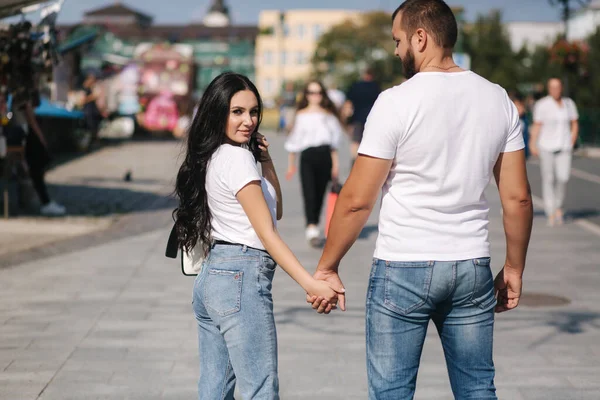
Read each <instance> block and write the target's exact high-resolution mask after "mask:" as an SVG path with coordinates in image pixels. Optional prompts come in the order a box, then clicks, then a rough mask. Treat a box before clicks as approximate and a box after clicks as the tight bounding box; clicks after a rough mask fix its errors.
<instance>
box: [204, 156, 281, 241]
mask: <svg viewBox="0 0 600 400" xmlns="http://www.w3.org/2000/svg"><path fill="white" fill-rule="evenodd" d="M253 181H260V182H261V186H262V191H263V195H264V196H265V200H266V201H267V206H268V207H269V211H270V212H271V217H272V218H273V223H275V222H276V216H277V194H276V192H275V188H274V187H273V185H271V183H270V182H269V181H267V180H266V179H264V178H262V177H261V175H260V172H259V170H258V165H257V164H256V161H255V160H254V156H253V155H252V153H250V151H249V150H247V149H245V148H243V147H238V146H232V145H230V144H223V145H221V147H219V148H218V149H217V151H215V153H214V154H213V156H212V158H211V160H210V162H209V164H208V169H207V171H206V193H207V194H208V208H209V209H210V213H211V217H212V221H211V224H212V231H211V235H212V238H213V239H215V240H224V241H226V242H230V243H239V244H245V245H246V246H248V247H254V248H256V249H261V250H264V249H265V247H264V246H263V244H262V243H261V241H260V239H259V238H258V236H257V235H256V232H255V231H254V228H252V224H251V223H250V220H249V219H248V216H247V215H246V213H245V212H244V209H243V208H242V205H241V204H240V203H239V202H238V200H237V197H236V195H237V193H238V192H239V191H240V190H241V189H242V188H244V187H245V186H246V185H248V184H249V183H250V182H253Z"/></svg>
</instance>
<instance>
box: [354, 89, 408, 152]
mask: <svg viewBox="0 0 600 400" xmlns="http://www.w3.org/2000/svg"><path fill="white" fill-rule="evenodd" d="M394 103H395V102H394V99H393V98H392V96H391V94H390V93H389V92H383V93H382V94H381V95H379V97H378V98H377V101H375V104H374V105H373V108H371V112H370V113H369V117H368V118H367V123H366V124H365V130H364V132H363V138H362V141H361V143H360V147H359V148H358V153H359V154H363V155H365V156H370V157H375V158H382V159H386V160H391V159H393V158H395V157H396V150H397V148H398V143H399V141H400V137H401V135H402V130H403V129H404V128H403V126H402V124H401V121H400V120H399V118H398V110H397V109H395V108H396V107H395V104H394Z"/></svg>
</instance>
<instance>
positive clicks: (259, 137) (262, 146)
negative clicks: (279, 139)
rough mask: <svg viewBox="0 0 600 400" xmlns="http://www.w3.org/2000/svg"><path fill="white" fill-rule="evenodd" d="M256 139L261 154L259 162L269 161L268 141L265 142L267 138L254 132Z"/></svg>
mask: <svg viewBox="0 0 600 400" xmlns="http://www.w3.org/2000/svg"><path fill="white" fill-rule="evenodd" d="M256 140H257V141H258V148H259V149H260V150H261V151H262V154H261V156H262V157H261V162H271V161H272V160H271V155H270V154H269V142H267V138H266V137H265V136H264V135H262V134H260V133H258V132H256Z"/></svg>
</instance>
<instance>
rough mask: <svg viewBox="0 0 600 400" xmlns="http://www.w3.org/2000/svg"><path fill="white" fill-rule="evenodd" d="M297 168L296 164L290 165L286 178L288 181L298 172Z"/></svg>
mask: <svg viewBox="0 0 600 400" xmlns="http://www.w3.org/2000/svg"><path fill="white" fill-rule="evenodd" d="M296 170H297V168H296V166H295V165H290V166H289V167H288V170H287V172H286V173H285V179H286V180H288V181H289V180H291V179H292V177H293V176H294V174H296Z"/></svg>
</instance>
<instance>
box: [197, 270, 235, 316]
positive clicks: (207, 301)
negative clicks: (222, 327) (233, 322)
mask: <svg viewBox="0 0 600 400" xmlns="http://www.w3.org/2000/svg"><path fill="white" fill-rule="evenodd" d="M207 272H208V276H207V280H208V277H210V276H211V275H213V276H214V275H225V276H227V275H233V276H234V279H235V280H236V281H237V282H236V286H237V288H236V290H237V293H236V299H235V305H234V306H233V307H231V308H229V309H227V310H224V311H219V310H217V309H216V308H214V307H213V306H211V301H210V296H209V295H208V294H207V291H206V289H207V287H208V283H209V282H206V284H205V286H204V290H203V296H202V297H203V299H204V304H205V306H206V308H209V309H211V310H212V311H214V312H215V313H217V315H219V316H220V317H227V316H229V315H233V314H236V313H238V312H239V311H240V310H241V308H242V307H241V300H242V282H243V278H244V271H230V270H221V269H209V270H208V271H207ZM236 276H237V278H236Z"/></svg>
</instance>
